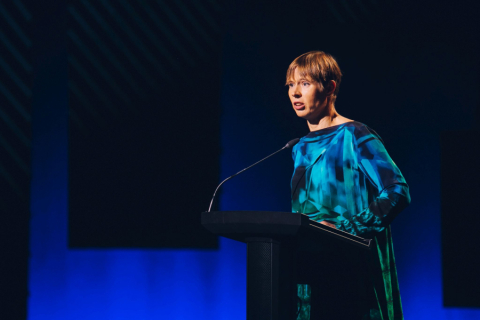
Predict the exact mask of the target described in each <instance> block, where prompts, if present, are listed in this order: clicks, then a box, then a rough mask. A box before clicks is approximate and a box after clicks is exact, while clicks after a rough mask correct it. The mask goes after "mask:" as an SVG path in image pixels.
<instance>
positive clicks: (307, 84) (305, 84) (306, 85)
mask: <svg viewBox="0 0 480 320" xmlns="http://www.w3.org/2000/svg"><path fill="white" fill-rule="evenodd" d="M309 85H310V83H309V82H302V86H304V87H308V86H309Z"/></svg>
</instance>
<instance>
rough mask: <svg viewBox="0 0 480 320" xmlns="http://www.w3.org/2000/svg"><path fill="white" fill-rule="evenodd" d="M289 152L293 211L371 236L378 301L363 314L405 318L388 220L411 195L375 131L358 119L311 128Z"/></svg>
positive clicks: (381, 317) (379, 317) (351, 231)
mask: <svg viewBox="0 0 480 320" xmlns="http://www.w3.org/2000/svg"><path fill="white" fill-rule="evenodd" d="M292 155H293V160H294V167H295V169H294V173H293V177H292V185H291V187H292V211H293V212H300V213H303V214H306V215H308V216H309V217H310V219H312V220H315V221H324V220H325V221H327V222H330V223H332V224H334V225H335V226H336V227H337V228H338V229H340V230H343V231H347V232H349V233H351V234H354V235H358V236H361V237H364V238H370V239H374V248H373V249H372V250H373V253H374V254H373V256H374V257H373V259H372V264H373V267H372V269H373V270H376V271H374V273H375V274H373V275H372V278H373V279H374V283H375V284H374V285H375V294H376V296H377V302H378V306H377V307H376V308H375V309H372V310H371V312H370V315H366V316H365V318H364V319H375V318H377V319H388V320H393V319H395V320H396V319H403V314H402V306H401V301H400V293H399V290H398V281H397V272H396V267H395V260H394V255H393V244H392V237H391V230H390V227H389V225H390V223H391V221H392V220H393V219H394V218H395V216H396V215H397V214H398V213H399V212H400V211H402V210H403V209H404V208H405V207H406V206H407V205H408V204H409V203H410V195H409V190H408V185H407V183H406V181H405V179H404V177H403V176H402V174H401V172H400V170H399V169H398V167H397V166H396V165H395V163H394V162H393V161H392V159H391V158H390V156H389V155H388V153H387V151H386V150H385V147H384V145H383V142H382V140H381V138H380V137H379V135H378V134H377V133H376V132H375V131H373V130H372V129H370V128H368V127H367V126H366V125H364V124H362V123H359V122H347V123H344V124H341V125H338V126H333V127H329V128H326V129H322V130H318V131H313V132H310V133H309V134H308V135H307V136H305V137H303V138H302V139H301V140H300V142H299V143H298V144H297V145H296V146H295V147H294V148H293V151H292ZM307 300H308V299H307ZM374 315H375V316H374Z"/></svg>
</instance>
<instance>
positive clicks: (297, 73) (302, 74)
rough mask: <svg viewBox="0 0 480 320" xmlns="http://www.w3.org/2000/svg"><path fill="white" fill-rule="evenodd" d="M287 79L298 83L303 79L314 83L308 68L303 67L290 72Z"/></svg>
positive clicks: (297, 67)
mask: <svg viewBox="0 0 480 320" xmlns="http://www.w3.org/2000/svg"><path fill="white" fill-rule="evenodd" d="M287 78H288V81H298V80H302V79H305V80H309V81H313V77H312V76H311V75H310V74H309V72H308V71H307V68H302V67H301V66H296V67H295V68H293V69H290V70H288V75H287Z"/></svg>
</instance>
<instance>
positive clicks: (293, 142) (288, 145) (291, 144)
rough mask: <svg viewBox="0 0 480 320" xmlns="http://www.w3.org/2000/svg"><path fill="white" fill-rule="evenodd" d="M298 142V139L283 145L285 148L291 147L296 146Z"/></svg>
mask: <svg viewBox="0 0 480 320" xmlns="http://www.w3.org/2000/svg"><path fill="white" fill-rule="evenodd" d="M298 141H300V138H296V139H293V140H290V141H288V142H287V144H286V145H285V148H291V147H293V146H294V145H296V144H297V143H298Z"/></svg>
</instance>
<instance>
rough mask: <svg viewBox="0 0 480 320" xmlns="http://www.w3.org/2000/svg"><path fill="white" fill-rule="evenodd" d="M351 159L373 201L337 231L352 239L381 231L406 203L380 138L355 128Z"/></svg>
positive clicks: (400, 179) (402, 182) (399, 179)
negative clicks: (353, 157)
mask: <svg viewBox="0 0 480 320" xmlns="http://www.w3.org/2000/svg"><path fill="white" fill-rule="evenodd" d="M354 148H355V150H356V152H355V155H356V157H357V159H356V160H357V161H356V163H357V165H358V168H359V170H360V171H361V173H362V174H364V175H365V177H366V178H367V179H368V183H370V184H371V186H372V188H369V189H370V191H369V192H372V191H373V196H371V198H372V199H373V200H372V201H371V202H370V203H369V205H368V207H367V208H366V209H364V210H363V211H361V212H360V213H358V214H355V215H353V216H351V217H350V218H349V219H344V220H342V221H340V222H339V223H338V224H337V228H338V229H340V230H343V231H347V232H349V233H351V234H354V235H363V236H366V235H373V234H375V233H377V232H381V231H383V230H384V229H385V228H386V227H387V226H388V225H389V224H390V223H391V222H392V221H393V219H394V218H395V217H396V216H397V215H398V214H399V213H400V212H401V211H402V210H403V209H404V208H405V207H406V206H408V204H409V203H410V193H409V190H408V185H407V183H406V181H405V178H404V177H403V175H402V173H401V172H400V170H399V169H398V167H397V166H396V165H395V163H394V162H393V160H392V159H391V158H390V156H389V155H388V153H387V150H386V149H385V147H384V145H383V143H382V141H381V140H380V137H379V136H378V135H377V134H376V133H375V132H374V131H373V130H372V131H370V130H369V129H368V128H367V127H365V126H364V127H362V128H357V132H356V133H355V145H354Z"/></svg>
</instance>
